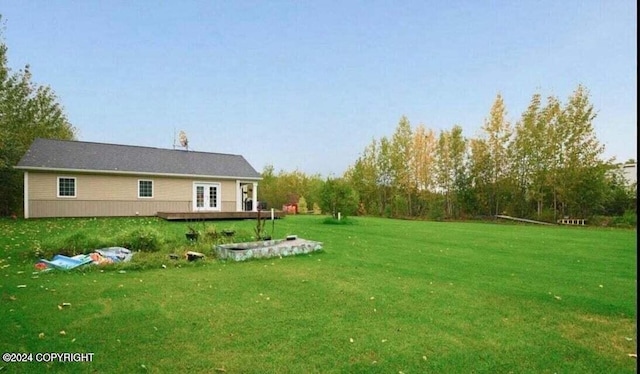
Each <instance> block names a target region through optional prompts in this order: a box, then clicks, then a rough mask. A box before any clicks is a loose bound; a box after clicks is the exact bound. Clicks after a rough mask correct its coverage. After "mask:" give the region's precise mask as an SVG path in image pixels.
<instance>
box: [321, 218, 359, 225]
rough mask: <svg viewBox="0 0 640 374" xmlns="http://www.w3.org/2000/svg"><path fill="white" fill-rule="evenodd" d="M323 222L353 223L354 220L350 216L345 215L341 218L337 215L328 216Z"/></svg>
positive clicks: (332, 223) (334, 223) (331, 223)
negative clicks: (336, 216)
mask: <svg viewBox="0 0 640 374" xmlns="http://www.w3.org/2000/svg"><path fill="white" fill-rule="evenodd" d="M322 223H324V224H325V225H352V224H353V223H354V221H353V220H352V219H351V218H348V217H344V218H342V219H340V220H339V219H337V218H335V217H327V218H325V219H323V220H322Z"/></svg>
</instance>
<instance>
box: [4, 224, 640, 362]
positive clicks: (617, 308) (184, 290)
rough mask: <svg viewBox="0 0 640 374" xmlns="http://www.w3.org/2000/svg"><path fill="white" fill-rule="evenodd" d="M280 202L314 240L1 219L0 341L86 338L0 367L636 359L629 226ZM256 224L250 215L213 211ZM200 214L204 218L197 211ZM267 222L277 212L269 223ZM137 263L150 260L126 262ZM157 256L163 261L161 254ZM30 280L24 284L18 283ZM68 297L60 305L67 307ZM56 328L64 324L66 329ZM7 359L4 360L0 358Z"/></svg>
mask: <svg viewBox="0 0 640 374" xmlns="http://www.w3.org/2000/svg"><path fill="white" fill-rule="evenodd" d="M322 222H323V219H322V217H317V216H288V217H286V218H285V219H282V220H278V221H277V222H276V223H275V231H274V237H284V236H285V235H289V234H295V235H298V236H299V237H302V238H306V239H311V240H317V241H321V242H323V243H324V251H322V252H318V253H314V254H312V255H301V256H296V257H285V258H282V259H280V258H276V259H266V260H253V261H248V262H244V263H232V262H227V263H225V262H220V261H216V260H215V259H214V258H212V256H211V255H212V252H211V251H210V250H209V249H208V248H207V246H206V245H202V244H201V245H199V246H198V247H196V248H198V250H200V251H203V252H204V251H206V253H205V254H207V255H208V257H207V259H206V260H204V261H201V262H197V263H189V262H187V261H185V260H182V259H181V260H178V261H176V260H170V259H167V258H166V257H167V256H166V255H167V252H176V253H182V252H184V251H185V250H188V249H189V248H190V246H189V244H188V243H186V239H184V232H185V228H186V223H171V222H164V221H160V220H156V219H149V218H139V219H131V218H128V219H55V220H44V219H43V220H29V221H23V220H17V221H12V220H0V294H1V301H0V328H2V334H0V346H1V347H2V350H3V351H4V352H30V353H33V354H35V353H43V352H92V353H94V356H93V361H92V362H90V363H59V362H58V363H35V362H33V363H0V368H3V369H4V370H6V371H7V372H12V373H15V372H24V373H34V372H43V371H51V372H87V373H116V372H118V373H119V372H127V373H136V372H139V373H144V372H150V373H178V372H221V373H222V372H226V373H400V372H402V373H405V374H409V373H635V372H636V359H634V358H631V357H629V354H630V353H636V343H637V342H636V337H637V331H636V317H637V314H636V301H637V299H636V293H637V265H636V261H637V248H636V231H635V230H634V231H630V230H614V229H595V228H582V227H542V226H529V225H513V224H490V223H440V222H420V221H401V220H389V219H376V218H355V219H354V220H353V222H352V224H348V225H328V224H323V223H322ZM213 224H215V225H216V227H218V228H219V229H224V228H226V227H230V228H234V229H236V230H238V231H243V230H244V231H246V232H248V233H250V232H251V230H252V228H253V227H254V226H255V223H254V222H251V221H236V222H222V223H220V222H217V223H209V225H213ZM198 225H200V224H198ZM131 226H148V227H153V228H154V229H155V230H157V231H158V232H160V233H162V236H163V238H164V240H165V246H166V247H167V248H168V249H164V250H163V251H162V252H161V253H155V254H151V255H149V254H145V253H140V254H136V255H135V256H134V258H133V262H132V263H131V264H129V265H128V266H121V267H116V268H114V269H112V268H106V269H103V270H102V271H101V269H99V268H97V267H95V266H92V267H88V268H83V269H82V270H74V271H70V272H60V271H52V272H47V273H34V268H33V264H34V262H35V258H34V257H33V252H34V247H36V246H41V245H42V243H48V242H51V241H52V240H54V241H55V238H56V237H61V236H64V235H67V236H68V235H69V233H70V232H82V233H83V235H85V236H89V237H91V236H96V237H98V236H99V237H101V238H103V239H101V240H103V241H104V238H108V237H116V236H117V235H118V234H119V232H121V231H123V230H125V229H126V228H130V227H131ZM267 229H268V231H271V224H270V223H268V224H267ZM136 262H138V264H139V263H144V264H145V266H137V265H136ZM162 265H165V266H166V268H163V267H162ZM19 286H26V287H19ZM62 303H69V304H71V305H70V306H64V307H61V306H60V305H61V304H62ZM61 331H64V334H61ZM0 371H1V369H0Z"/></svg>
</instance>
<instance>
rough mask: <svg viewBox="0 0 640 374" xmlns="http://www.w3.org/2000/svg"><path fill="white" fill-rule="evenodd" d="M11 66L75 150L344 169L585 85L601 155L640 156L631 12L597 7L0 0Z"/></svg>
mask: <svg viewBox="0 0 640 374" xmlns="http://www.w3.org/2000/svg"><path fill="white" fill-rule="evenodd" d="M0 14H2V16H3V19H4V22H5V30H4V39H5V42H6V44H7V45H8V47H9V53H8V56H9V65H10V67H12V68H13V69H14V70H17V69H19V68H21V67H23V66H24V65H25V64H30V65H31V70H32V73H33V81H34V82H36V83H38V84H42V85H50V86H51V87H52V88H53V89H54V91H55V92H56V94H57V95H58V96H59V99H60V102H61V103H62V105H63V106H64V108H65V111H66V113H67V115H68V117H69V120H70V121H71V123H72V124H73V125H74V126H76V127H77V128H78V130H79V133H78V137H79V139H80V140H85V141H96V142H105V143H118V144H134V145H145V146H152V147H160V148H171V147H172V145H173V139H174V133H176V132H178V131H180V130H184V131H185V132H186V133H187V135H188V137H189V142H190V148H191V149H194V150H198V151H206V152H222V153H233V154H242V155H244V156H245V158H247V160H248V161H249V162H250V163H251V164H252V165H254V167H255V168H256V169H257V170H258V171H261V170H262V169H263V167H264V166H265V165H267V164H271V165H273V166H274V167H275V169H276V171H278V170H281V169H284V170H287V171H293V170H295V169H298V170H301V171H304V172H306V173H309V174H315V173H320V174H322V175H323V176H329V175H336V176H338V175H341V174H342V173H343V172H344V171H345V170H346V168H347V167H348V166H349V165H351V164H353V162H354V161H355V160H356V158H357V157H358V155H359V154H360V152H362V150H363V149H364V147H365V146H366V145H367V144H369V143H370V142H371V140H372V139H373V138H376V139H379V138H381V137H382V136H391V135H392V133H393V131H394V129H395V127H396V125H397V123H398V121H399V119H400V117H401V116H403V115H405V116H407V118H408V119H409V120H410V122H411V124H412V125H414V126H415V125H418V124H424V125H425V126H426V127H428V128H431V129H433V130H435V131H440V130H446V129H450V128H451V127H452V126H453V125H455V124H458V125H460V126H462V128H463V134H464V135H465V136H467V137H477V136H478V135H479V134H480V128H481V127H482V125H483V123H484V120H485V119H486V118H487V117H488V114H489V110H490V108H491V105H492V104H493V102H494V100H495V98H496V95H497V94H498V93H500V94H501V95H502V96H503V98H504V100H505V104H506V107H507V110H508V119H509V120H510V121H511V122H512V123H515V122H516V121H517V120H518V119H519V118H520V115H521V114H522V112H523V111H524V109H525V108H526V106H527V105H528V103H529V101H530V100H531V97H532V95H533V94H534V93H540V94H541V95H542V96H543V97H546V96H549V95H553V96H556V97H558V98H559V99H560V100H561V101H562V102H563V103H564V102H566V100H567V98H568V97H569V95H571V93H572V92H573V91H574V90H575V89H576V87H577V86H578V85H579V84H582V85H584V86H585V87H586V88H587V89H588V90H589V92H590V97H591V102H592V104H593V105H594V107H595V109H596V110H597V111H598V116H597V118H596V119H595V121H594V125H595V130H596V134H597V136H598V139H599V140H600V142H601V143H603V144H604V145H605V147H606V151H605V156H606V157H616V159H617V160H618V161H626V160H627V159H628V158H634V159H636V158H637V141H636V137H637V104H636V102H637V72H636V71H637V19H638V18H637V6H636V3H635V1H631V0H607V1H593V0H586V1H582V0H581V1H574V0H566V1H565V0H563V1H427V0H424V1H334V2H328V1H249V2H245V1H221V0H218V1H164V2H156V1H150V0H149V1H62V0H61V1H44V0H42V1H17V0H16V1H3V2H2V5H1V6H0Z"/></svg>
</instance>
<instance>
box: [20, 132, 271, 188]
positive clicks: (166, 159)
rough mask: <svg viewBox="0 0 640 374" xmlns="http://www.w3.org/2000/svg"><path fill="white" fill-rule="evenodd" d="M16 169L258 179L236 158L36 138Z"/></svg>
mask: <svg viewBox="0 0 640 374" xmlns="http://www.w3.org/2000/svg"><path fill="white" fill-rule="evenodd" d="M16 168H17V169H23V170H37V169H43V170H68V171H69V170H77V171H87V172H104V173H141V174H165V175H172V174H173V175H191V176H206V177H224V178H251V179H256V178H260V174H259V173H258V172H257V171H256V170H255V169H254V168H253V167H252V166H251V165H250V164H249V163H248V162H247V160H245V158H244V157H242V156H240V155H231V154H223V153H207V152H194V151H185V150H174V149H162V148H152V147H140V146H130V145H119V144H105V143H92V142H80V141H68V140H53V139H40V138H38V139H36V140H34V142H33V143H32V144H31V147H30V148H29V150H28V151H27V152H26V153H25V155H24V156H23V157H22V159H21V160H20V162H19V163H18V165H17V167H16Z"/></svg>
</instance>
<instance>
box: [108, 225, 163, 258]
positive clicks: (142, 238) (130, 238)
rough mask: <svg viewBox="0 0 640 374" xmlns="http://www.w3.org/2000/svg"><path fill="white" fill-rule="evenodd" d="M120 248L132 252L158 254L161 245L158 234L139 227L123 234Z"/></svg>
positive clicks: (153, 230)
mask: <svg viewBox="0 0 640 374" xmlns="http://www.w3.org/2000/svg"><path fill="white" fill-rule="evenodd" d="M119 241H120V243H121V246H122V247H125V248H128V249H131V250H132V251H142V252H158V251H159V250H160V249H161V247H162V244H163V240H162V238H161V236H160V232H159V231H158V230H156V229H154V228H151V227H139V228H136V229H133V230H132V231H129V232H126V233H125V234H123V236H122V238H121V239H120V240H119Z"/></svg>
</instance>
